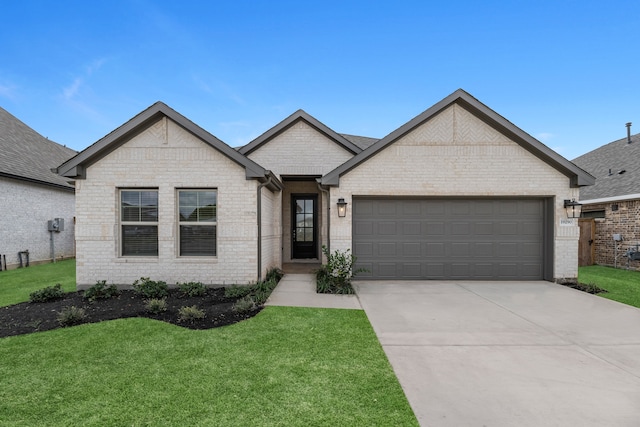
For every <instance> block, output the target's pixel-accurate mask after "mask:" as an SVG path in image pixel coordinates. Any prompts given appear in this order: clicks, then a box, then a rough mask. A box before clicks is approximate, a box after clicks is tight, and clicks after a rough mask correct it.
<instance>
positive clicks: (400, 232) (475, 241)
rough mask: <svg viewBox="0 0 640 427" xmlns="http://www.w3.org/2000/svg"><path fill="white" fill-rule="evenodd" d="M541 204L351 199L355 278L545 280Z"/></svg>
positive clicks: (525, 201)
mask: <svg viewBox="0 0 640 427" xmlns="http://www.w3.org/2000/svg"><path fill="white" fill-rule="evenodd" d="M544 210H545V202H544V200H543V199H398V198H385V199H379V198H376V199H368V198H354V201H353V252H354V254H355V255H356V256H357V257H358V260H357V263H356V267H363V268H366V269H367V270H368V272H365V273H360V274H359V275H358V277H359V278H369V279H381V280H385V279H445V280H447V279H449V280H454V279H457V280H540V279H543V278H544V277H543V276H544V275H545V271H544V259H545V257H544V247H545V244H544V240H545V231H544V226H545V224H544V223H545V221H544V218H545V215H544Z"/></svg>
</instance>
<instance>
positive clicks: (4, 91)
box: [0, 83, 16, 99]
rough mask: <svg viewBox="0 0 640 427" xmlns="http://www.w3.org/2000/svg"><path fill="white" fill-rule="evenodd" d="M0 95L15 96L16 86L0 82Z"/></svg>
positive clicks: (9, 97) (4, 96) (11, 97)
mask: <svg viewBox="0 0 640 427" xmlns="http://www.w3.org/2000/svg"><path fill="white" fill-rule="evenodd" d="M0 96H1V97H3V98H7V99H15V98H16V86H14V85H12V84H4V83H0Z"/></svg>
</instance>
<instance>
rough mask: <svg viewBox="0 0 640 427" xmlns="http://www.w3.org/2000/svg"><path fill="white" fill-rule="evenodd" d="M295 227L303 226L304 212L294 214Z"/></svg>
mask: <svg viewBox="0 0 640 427" xmlns="http://www.w3.org/2000/svg"><path fill="white" fill-rule="evenodd" d="M296 227H304V214H296Z"/></svg>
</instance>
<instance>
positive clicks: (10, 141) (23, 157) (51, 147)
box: [0, 108, 76, 268]
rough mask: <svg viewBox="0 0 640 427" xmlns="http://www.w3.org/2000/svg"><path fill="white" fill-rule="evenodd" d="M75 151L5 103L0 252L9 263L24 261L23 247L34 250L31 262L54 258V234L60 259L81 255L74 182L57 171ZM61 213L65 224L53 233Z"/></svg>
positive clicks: (0, 116)
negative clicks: (76, 236) (77, 251)
mask: <svg viewBox="0 0 640 427" xmlns="http://www.w3.org/2000/svg"><path fill="white" fill-rule="evenodd" d="M75 154H76V152H75V151H74V150H71V149H69V148H66V147H64V146H62V145H60V144H56V143H55V142H53V141H49V140H48V139H46V138H44V137H43V136H41V135H40V134H38V133H37V132H36V131H34V130H33V129H31V128H30V127H29V126H27V125H25V124H24V123H22V122H21V121H20V120H18V119H17V118H15V117H14V116H12V115H11V114H9V113H8V112H7V111H6V110H4V109H3V108H0V200H2V203H0V218H2V227H0V254H2V255H4V256H5V257H6V264H7V267H8V268H14V267H17V266H19V265H20V259H19V255H18V253H19V252H26V251H28V252H29V262H30V264H34V263H38V262H43V261H52V255H51V238H52V237H53V249H54V253H55V257H56V259H61V258H67V257H73V256H75V246H74V234H73V231H74V225H73V220H74V215H75V200H74V187H73V185H70V184H69V183H68V181H69V179H67V178H64V177H61V176H59V175H57V174H55V173H54V172H52V171H51V169H52V168H55V167H56V166H58V165H59V164H60V163H62V162H64V161H66V160H68V159H69V158H71V157H72V156H74V155H75ZM55 218H62V219H63V220H64V229H63V230H62V231H60V232H57V233H54V235H53V236H52V235H51V233H50V232H49V231H48V221H50V220H53V219H55ZM22 258H23V260H22V262H23V264H26V255H25V254H23V255H22ZM3 261H4V257H3Z"/></svg>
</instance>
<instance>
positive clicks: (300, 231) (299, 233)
mask: <svg viewBox="0 0 640 427" xmlns="http://www.w3.org/2000/svg"><path fill="white" fill-rule="evenodd" d="M296 242H304V228H296Z"/></svg>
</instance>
